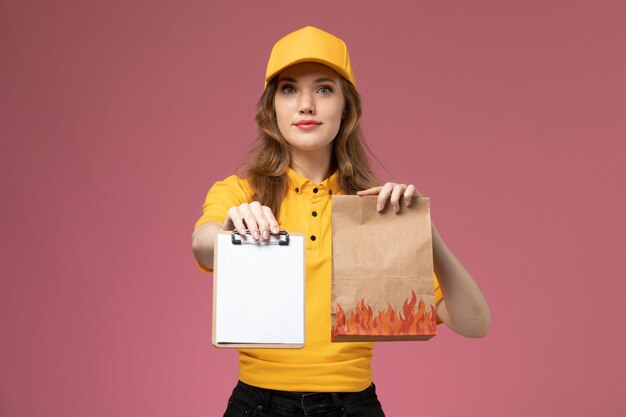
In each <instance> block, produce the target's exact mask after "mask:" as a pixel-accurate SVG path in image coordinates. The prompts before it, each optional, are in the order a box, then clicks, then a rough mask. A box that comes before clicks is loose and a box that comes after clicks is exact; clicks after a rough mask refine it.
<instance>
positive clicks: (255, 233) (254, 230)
mask: <svg viewBox="0 0 626 417" xmlns="http://www.w3.org/2000/svg"><path fill="white" fill-rule="evenodd" d="M239 212H240V213H241V215H242V217H243V220H244V221H245V222H246V226H247V227H248V230H250V234H251V235H252V238H253V239H254V240H259V239H260V238H261V236H260V235H259V228H258V226H257V224H256V218H255V217H254V214H252V210H250V205H249V204H246V203H243V204H242V205H240V206H239Z"/></svg>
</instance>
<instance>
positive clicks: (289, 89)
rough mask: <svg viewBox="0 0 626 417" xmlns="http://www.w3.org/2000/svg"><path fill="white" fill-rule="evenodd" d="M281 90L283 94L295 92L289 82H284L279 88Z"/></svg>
mask: <svg viewBox="0 0 626 417" xmlns="http://www.w3.org/2000/svg"><path fill="white" fill-rule="evenodd" d="M281 91H282V92H283V93H285V94H293V93H295V92H296V89H295V88H293V87H292V86H291V85H290V84H285V85H283V87H282V88H281Z"/></svg>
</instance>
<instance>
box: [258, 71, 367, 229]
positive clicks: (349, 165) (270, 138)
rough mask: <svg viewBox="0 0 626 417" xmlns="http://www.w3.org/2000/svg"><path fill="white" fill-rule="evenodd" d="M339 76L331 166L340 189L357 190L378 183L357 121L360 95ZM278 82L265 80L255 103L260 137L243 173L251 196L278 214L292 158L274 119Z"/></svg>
mask: <svg viewBox="0 0 626 417" xmlns="http://www.w3.org/2000/svg"><path fill="white" fill-rule="evenodd" d="M339 79H340V84H341V90H342V92H343V96H344V98H345V107H344V118H343V121H342V122H341V126H340V127H339V132H337V136H336V137H335V139H334V141H333V143H334V149H333V159H332V161H331V167H332V168H336V169H337V170H338V174H339V180H340V184H341V188H342V190H343V192H345V193H346V194H356V192H357V191H359V190H365V189H367V188H371V187H375V186H377V185H378V182H377V181H376V178H375V176H374V173H373V172H372V170H371V168H370V166H369V163H368V161H367V157H366V155H365V151H364V149H367V145H366V144H365V141H364V140H363V135H362V134H361V128H360V125H359V122H360V119H361V98H360V96H359V93H358V92H357V90H356V88H355V87H354V86H353V85H352V84H351V83H350V82H349V81H347V80H346V79H345V78H343V77H342V76H339ZM277 86H278V76H276V77H274V78H273V79H272V80H271V81H270V82H269V83H268V84H267V87H266V88H265V91H264V92H263V95H262V96H261V98H260V99H259V102H258V104H257V110H256V117H255V121H256V125H257V129H258V131H259V137H258V139H257V141H256V142H255V146H254V148H253V149H252V150H251V151H250V153H249V154H248V157H247V165H248V166H247V169H246V174H247V178H248V182H249V184H250V185H251V186H252V189H253V190H254V195H253V196H252V200H253V201H255V200H256V201H259V202H260V203H261V205H263V206H268V207H269V208H270V209H271V210H272V213H274V215H275V216H276V217H277V218H278V211H279V208H280V203H281V201H282V199H283V197H284V196H285V193H286V192H287V187H288V180H287V174H286V170H287V167H288V166H289V163H290V161H291V152H290V148H289V144H288V143H287V141H286V140H285V138H283V136H282V135H281V134H280V130H279V129H278V123H277V121H276V110H275V108H274V97H275V95H276V90H277ZM368 151H369V149H368Z"/></svg>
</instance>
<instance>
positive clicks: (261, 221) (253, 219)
mask: <svg viewBox="0 0 626 417" xmlns="http://www.w3.org/2000/svg"><path fill="white" fill-rule="evenodd" d="M246 229H248V230H249V231H250V234H251V235H252V238H253V239H254V240H259V239H263V240H268V239H269V238H270V233H272V234H275V235H277V234H278V233H279V232H280V227H279V226H278V222H277V221H276V218H275V217H274V214H273V213H272V210H271V209H270V208H269V207H267V206H262V205H261V203H259V202H258V201H253V202H252V203H249V204H248V203H243V204H241V205H239V206H233V207H231V208H230V209H229V210H228V215H227V216H226V221H225V222H224V228H223V230H237V233H239V234H240V235H241V236H242V237H243V236H245V235H246Z"/></svg>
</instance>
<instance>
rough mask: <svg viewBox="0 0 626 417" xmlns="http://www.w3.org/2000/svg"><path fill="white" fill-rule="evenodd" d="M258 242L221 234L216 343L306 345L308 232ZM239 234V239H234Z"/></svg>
mask: <svg viewBox="0 0 626 417" xmlns="http://www.w3.org/2000/svg"><path fill="white" fill-rule="evenodd" d="M284 235H285V232H283V236H281V237H277V236H271V238H270V241H269V243H267V242H263V241H261V242H255V241H254V240H253V239H252V237H251V236H250V235H247V236H246V237H245V238H243V237H241V236H239V235H235V236H233V234H232V233H231V232H220V233H219V234H218V235H217V238H216V239H217V241H216V253H215V258H214V259H215V260H214V272H213V279H214V284H213V344H214V345H215V346H217V347H267V348H272V347H276V348H301V347H303V346H304V288H305V285H304V275H305V273H304V271H305V267H304V236H303V235H302V234H297V233H289V234H287V239H288V243H287V244H285V242H284V241H283V242H282V243H283V244H279V243H280V240H281V239H282V238H284V237H285V236H284ZM234 240H237V241H238V243H234Z"/></svg>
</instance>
